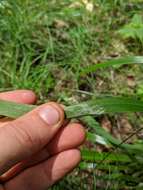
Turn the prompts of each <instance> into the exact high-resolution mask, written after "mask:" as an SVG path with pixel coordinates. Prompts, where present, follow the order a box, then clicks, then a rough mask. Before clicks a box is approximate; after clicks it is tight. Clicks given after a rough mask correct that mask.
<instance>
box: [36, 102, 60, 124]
mask: <svg viewBox="0 0 143 190" xmlns="http://www.w3.org/2000/svg"><path fill="white" fill-rule="evenodd" d="M39 115H40V117H41V118H42V119H43V120H44V121H45V122H46V123H47V124H48V125H50V126H52V125H55V124H57V123H58V122H59V120H60V115H59V112H58V111H57V110H56V108H54V107H52V106H50V105H47V106H45V107H43V108H42V109H41V110H40V111H39Z"/></svg>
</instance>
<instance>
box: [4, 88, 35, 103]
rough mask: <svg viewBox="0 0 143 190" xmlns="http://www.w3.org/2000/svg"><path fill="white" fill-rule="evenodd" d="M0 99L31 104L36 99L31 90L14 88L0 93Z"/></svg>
mask: <svg viewBox="0 0 143 190" xmlns="http://www.w3.org/2000/svg"><path fill="white" fill-rule="evenodd" d="M0 99H1V100H7V101H13V102H17V103H24V104H33V103H35V101H36V95H35V94H34V92H32V91H31V90H15V91H9V92H2V93H0Z"/></svg>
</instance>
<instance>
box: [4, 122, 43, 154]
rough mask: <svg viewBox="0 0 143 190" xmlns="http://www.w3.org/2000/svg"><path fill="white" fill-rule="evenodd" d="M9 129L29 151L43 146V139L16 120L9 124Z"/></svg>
mask: <svg viewBox="0 0 143 190" xmlns="http://www.w3.org/2000/svg"><path fill="white" fill-rule="evenodd" d="M8 128H9V129H8V130H9V132H10V133H11V134H12V136H13V138H15V139H16V141H17V143H19V144H20V145H21V146H22V147H25V148H27V151H28V150H30V151H35V149H38V148H39V147H40V146H41V139H40V137H38V136H37V135H36V134H33V133H32V132H30V131H31V130H29V129H28V128H26V127H25V126H24V127H23V125H21V126H19V125H17V124H15V122H10V123H9V124H8Z"/></svg>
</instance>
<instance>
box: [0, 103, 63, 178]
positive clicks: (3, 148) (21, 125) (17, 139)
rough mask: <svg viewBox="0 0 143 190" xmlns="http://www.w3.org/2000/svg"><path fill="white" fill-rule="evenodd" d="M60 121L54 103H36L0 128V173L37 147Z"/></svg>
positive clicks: (61, 121)
mask: <svg viewBox="0 0 143 190" xmlns="http://www.w3.org/2000/svg"><path fill="white" fill-rule="evenodd" d="M63 120H64V112H63V110H62V108H61V107H60V106H59V105H58V104H57V103H53V102H50V103H47V104H44V105H42V106H39V107H38V108H36V109H35V110H33V111H31V112H29V113H27V114H26V115H24V116H22V117H20V118H18V119H16V120H14V121H12V122H9V123H8V124H6V125H5V126H4V127H1V128H0V175H1V174H2V173H4V172H5V171H7V170H8V169H9V168H11V167H12V166H13V165H15V164H16V163H18V162H19V161H22V160H24V159H26V158H28V157H30V156H31V155H33V154H34V153H36V152H38V151H39V150H41V149H42V148H43V147H44V146H45V145H46V144H47V143H48V142H49V141H50V140H51V139H52V138H53V136H54V135H55V134H56V132H57V131H58V129H59V128H60V127H61V125H62V123H63Z"/></svg>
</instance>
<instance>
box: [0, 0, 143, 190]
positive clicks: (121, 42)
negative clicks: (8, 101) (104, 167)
mask: <svg viewBox="0 0 143 190" xmlns="http://www.w3.org/2000/svg"><path fill="white" fill-rule="evenodd" d="M142 8H143V3H142V1H137V0H134V1H133V0H126V1H124V0H110V1H106V0H91V1H90V0H89V1H88V0H61V1H58V0H50V1H45V0H31V1H29V0H15V1H12V0H1V1H0V76H1V80H0V91H7V90H13V89H24V88H26V89H32V90H34V91H35V92H36V94H37V96H38V97H39V102H38V103H39V104H40V103H43V102H45V101H48V100H54V101H58V102H60V103H63V104H67V105H69V104H72V103H74V102H81V101H83V100H86V99H90V97H91V96H93V95H94V96H103V95H105V94H106V95H116V96H117V95H124V96H125V95H134V96H139V97H140V98H141V99H142V96H143V83H142V79H143V78H142V71H143V67H142V66H137V65H130V66H128V65H126V66H122V67H114V68H113V67H111V68H107V69H104V70H100V69H99V70H98V71H96V72H92V73H88V74H86V75H81V72H82V71H83V69H84V68H85V67H87V66H90V65H94V64H100V63H102V62H104V61H106V60H110V59H113V58H114V59H115V58H118V57H122V56H133V55H142V52H143V48H142V46H143V43H142V41H141V40H140V39H141V38H138V37H136V36H135V37H132V36H131V37H129V38H125V36H124V35H123V34H122V33H120V32H119V31H120V30H121V29H123V28H124V26H126V25H128V24H129V23H130V22H131V20H132V18H133V16H134V15H135V14H138V15H142ZM141 25H142V24H141ZM140 35H143V34H140ZM135 118H136V116H128V117H127V116H126V115H117V116H116V117H113V116H112V117H111V116H110V117H109V116H103V117H102V118H99V120H100V123H101V125H102V126H103V127H104V128H106V130H109V132H111V131H110V130H112V128H113V127H114V128H115V129H116V126H117V123H119V124H120V126H122V127H123V129H124V128H125V129H127V131H126V132H124V133H123V132H122V129H121V128H120V129H119V128H118V129H116V130H112V131H113V133H114V136H116V137H118V138H121V139H122V135H123V136H125V135H127V134H128V133H129V131H130V130H132V128H133V127H134V126H140V125H141V120H135ZM122 133H123V134H122ZM134 138H135V137H134ZM84 146H85V145H84ZM86 146H87V147H88V146H89V148H90V147H92V146H93V145H91V144H90V143H89V144H88V142H87V143H86ZM97 149H99V151H101V150H102V148H101V147H97ZM99 181H100V180H99ZM99 181H98V179H96V177H95V178H94V177H93V175H92V171H91V170H89V169H88V170H84V171H82V170H79V169H77V170H75V171H74V172H73V173H72V175H70V176H68V177H67V178H66V179H65V180H63V181H62V182H60V184H58V185H56V186H55V187H53V189H55V190H56V189H67V190H70V189H76V190H77V189H89V190H90V189H93V186H91V185H90V184H94V186H96V185H97V187H98V189H99V188H101V189H103V188H104V189H111V187H110V185H111V181H110V180H109V182H108V183H106V184H105V185H103V186H102V185H101V182H99ZM96 182H97V183H96ZM95 183H96V185H95ZM67 184H68V185H67ZM139 184H140V183H139ZM105 186H106V187H105ZM129 186H130V188H129V187H128V185H127V188H125V189H134V187H133V188H132V185H129ZM94 189H95V187H94ZM112 189H120V187H119V184H116V185H115V186H113V187H112ZM121 189H123V188H122V187H121Z"/></svg>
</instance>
